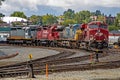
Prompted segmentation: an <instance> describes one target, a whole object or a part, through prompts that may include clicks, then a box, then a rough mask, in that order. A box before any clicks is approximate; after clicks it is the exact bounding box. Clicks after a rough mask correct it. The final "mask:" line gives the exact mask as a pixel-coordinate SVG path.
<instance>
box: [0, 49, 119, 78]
mask: <svg viewBox="0 0 120 80" xmlns="http://www.w3.org/2000/svg"><path fill="white" fill-rule="evenodd" d="M118 52H119V51H118ZM111 53H112V54H113V52H111ZM74 54H75V52H71V51H63V52H61V53H60V54H56V55H52V56H48V57H44V58H40V59H36V60H31V61H28V62H22V63H17V64H14V65H8V66H2V67H0V77H1V78H4V77H16V76H23V75H28V73H29V72H30V70H29V67H28V65H29V63H30V64H33V70H34V73H35V74H45V65H46V64H48V66H49V73H53V72H62V71H78V70H79V71H80V70H81V71H83V70H92V69H109V68H118V67H120V60H118V61H110V62H99V63H94V64H93V63H89V62H85V63H84V64H83V63H81V62H82V61H85V60H86V61H88V60H89V59H90V57H91V55H85V56H78V57H72V58H69V56H71V55H74ZM105 56H108V53H99V58H100V57H105ZM92 57H93V58H95V54H93V55H92ZM71 63H73V64H71ZM75 63H77V64H75Z"/></svg>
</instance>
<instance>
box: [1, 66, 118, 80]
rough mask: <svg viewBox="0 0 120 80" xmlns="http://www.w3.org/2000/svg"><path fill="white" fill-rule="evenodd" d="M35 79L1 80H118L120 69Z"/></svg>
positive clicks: (70, 73)
mask: <svg viewBox="0 0 120 80" xmlns="http://www.w3.org/2000/svg"><path fill="white" fill-rule="evenodd" d="M35 77H36V78H34V79H30V78H27V76H19V77H16V78H4V79H1V80H120V68H117V69H108V70H103V69H98V70H90V71H89V70H88V71H72V72H62V73H53V74H49V76H48V79H46V76H45V75H35Z"/></svg>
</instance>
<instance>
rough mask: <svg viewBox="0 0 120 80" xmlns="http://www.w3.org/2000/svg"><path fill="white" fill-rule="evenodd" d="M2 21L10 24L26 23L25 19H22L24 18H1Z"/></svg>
mask: <svg viewBox="0 0 120 80" xmlns="http://www.w3.org/2000/svg"><path fill="white" fill-rule="evenodd" d="M1 19H2V21H4V22H6V23H11V22H16V21H20V22H21V21H23V22H26V21H27V19H24V18H20V17H2V18H1Z"/></svg>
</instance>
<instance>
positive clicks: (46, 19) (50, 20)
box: [42, 14, 57, 25]
mask: <svg viewBox="0 0 120 80" xmlns="http://www.w3.org/2000/svg"><path fill="white" fill-rule="evenodd" d="M42 23H43V24H44V25H51V24H54V23H57V17H56V16H53V15H51V14H47V15H43V16H42Z"/></svg>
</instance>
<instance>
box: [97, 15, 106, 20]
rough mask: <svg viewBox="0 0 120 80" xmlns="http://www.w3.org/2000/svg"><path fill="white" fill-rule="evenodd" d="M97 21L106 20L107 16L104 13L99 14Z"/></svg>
mask: <svg viewBox="0 0 120 80" xmlns="http://www.w3.org/2000/svg"><path fill="white" fill-rule="evenodd" d="M97 21H105V17H104V16H103V15H98V17H97Z"/></svg>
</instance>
